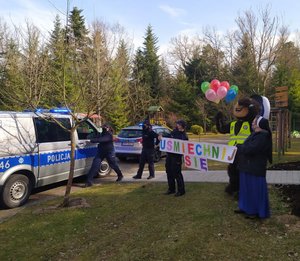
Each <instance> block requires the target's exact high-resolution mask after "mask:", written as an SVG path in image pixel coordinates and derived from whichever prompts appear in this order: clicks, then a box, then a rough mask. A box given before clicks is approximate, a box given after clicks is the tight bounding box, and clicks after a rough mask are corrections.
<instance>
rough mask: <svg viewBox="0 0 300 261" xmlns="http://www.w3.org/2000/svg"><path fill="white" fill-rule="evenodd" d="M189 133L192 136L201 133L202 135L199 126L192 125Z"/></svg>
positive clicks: (201, 129) (201, 128)
mask: <svg viewBox="0 0 300 261" xmlns="http://www.w3.org/2000/svg"><path fill="white" fill-rule="evenodd" d="M191 132H192V133H193V134H197V135H200V134H201V133H203V127H202V126H200V125H192V126H191Z"/></svg>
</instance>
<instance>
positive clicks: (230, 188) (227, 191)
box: [225, 185, 234, 196]
mask: <svg viewBox="0 0 300 261" xmlns="http://www.w3.org/2000/svg"><path fill="white" fill-rule="evenodd" d="M225 192H226V193H227V194H228V195H230V196H233V194H234V191H233V189H232V187H231V185H227V186H226V187H225Z"/></svg>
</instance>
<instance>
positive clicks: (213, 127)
mask: <svg viewBox="0 0 300 261" xmlns="http://www.w3.org/2000/svg"><path fill="white" fill-rule="evenodd" d="M211 132H212V133H216V134H217V133H218V130H217V126H216V125H213V126H212V127H211Z"/></svg>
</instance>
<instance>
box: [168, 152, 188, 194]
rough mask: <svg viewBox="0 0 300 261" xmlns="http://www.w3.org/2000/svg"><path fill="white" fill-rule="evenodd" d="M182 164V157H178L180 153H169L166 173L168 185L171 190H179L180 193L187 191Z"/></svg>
mask: <svg viewBox="0 0 300 261" xmlns="http://www.w3.org/2000/svg"><path fill="white" fill-rule="evenodd" d="M181 166H182V157H178V155H175V156H174V155H169V154H168V155H167V159H166V173H167V179H168V186H169V191H170V192H175V191H176V186H175V185H176V184H175V182H176V183H177V190H178V192H179V193H185V187H184V180H183V176H182V172H181Z"/></svg>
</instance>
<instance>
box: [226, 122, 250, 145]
mask: <svg viewBox="0 0 300 261" xmlns="http://www.w3.org/2000/svg"><path fill="white" fill-rule="evenodd" d="M235 124H236V121H233V122H231V123H230V138H229V141H228V145H231V146H234V145H236V144H243V143H244V141H245V140H246V139H247V138H248V136H249V135H250V134H251V129H250V124H249V122H248V121H244V122H243V124H242V126H241V129H240V131H239V133H238V134H237V135H235V134H234V128H235Z"/></svg>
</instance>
